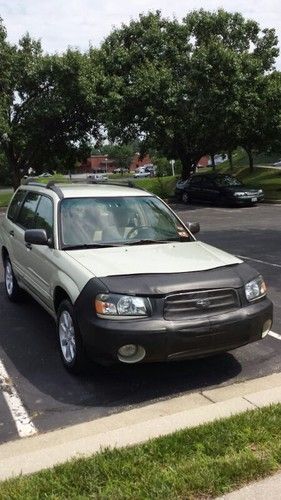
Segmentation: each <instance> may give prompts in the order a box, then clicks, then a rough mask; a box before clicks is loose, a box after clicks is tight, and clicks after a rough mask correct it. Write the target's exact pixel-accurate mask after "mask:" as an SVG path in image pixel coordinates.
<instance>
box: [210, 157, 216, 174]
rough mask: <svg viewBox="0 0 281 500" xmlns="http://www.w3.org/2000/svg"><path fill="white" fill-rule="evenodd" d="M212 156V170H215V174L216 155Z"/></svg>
mask: <svg viewBox="0 0 281 500" xmlns="http://www.w3.org/2000/svg"><path fill="white" fill-rule="evenodd" d="M210 156H211V161H212V169H213V172H215V170H216V164H215V155H214V154H213V153H212V154H211V155H210Z"/></svg>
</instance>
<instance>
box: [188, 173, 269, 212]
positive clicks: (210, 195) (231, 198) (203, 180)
mask: <svg viewBox="0 0 281 500" xmlns="http://www.w3.org/2000/svg"><path fill="white" fill-rule="evenodd" d="M263 199H264V192H263V190H262V189H259V188H249V187H247V186H245V185H244V184H243V183H242V182H240V181H239V180H238V179H236V177H233V176H231V175H227V174H216V173H211V174H198V175H194V176H192V177H191V178H190V179H189V182H188V183H186V185H185V187H184V188H183V192H182V201H183V202H184V203H188V202H191V201H197V202H202V203H214V204H219V205H254V204H255V203H257V202H260V201H263Z"/></svg>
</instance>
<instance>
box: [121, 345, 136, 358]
mask: <svg viewBox="0 0 281 500" xmlns="http://www.w3.org/2000/svg"><path fill="white" fill-rule="evenodd" d="M137 350H138V346H137V345H135V344H127V345H123V346H122V347H120V349H119V350H118V354H120V355H121V356H124V357H125V358H130V357H131V356H134V354H136V352H137Z"/></svg>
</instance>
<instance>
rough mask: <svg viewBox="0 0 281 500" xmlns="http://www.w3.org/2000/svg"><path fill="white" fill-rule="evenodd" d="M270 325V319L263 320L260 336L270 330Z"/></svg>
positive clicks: (263, 335) (265, 334) (264, 335)
mask: <svg viewBox="0 0 281 500" xmlns="http://www.w3.org/2000/svg"><path fill="white" fill-rule="evenodd" d="M271 327H272V321H271V319H268V320H267V321H265V322H264V324H263V327H262V334H261V336H262V338H263V339H264V337H266V336H267V335H268V333H269V332H270V329H271Z"/></svg>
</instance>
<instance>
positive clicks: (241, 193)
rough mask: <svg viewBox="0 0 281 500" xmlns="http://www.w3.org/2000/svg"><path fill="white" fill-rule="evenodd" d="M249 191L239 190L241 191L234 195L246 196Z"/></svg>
mask: <svg viewBox="0 0 281 500" xmlns="http://www.w3.org/2000/svg"><path fill="white" fill-rule="evenodd" d="M246 194H247V193H244V192H242V191H241V192H239V193H234V196H246Z"/></svg>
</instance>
